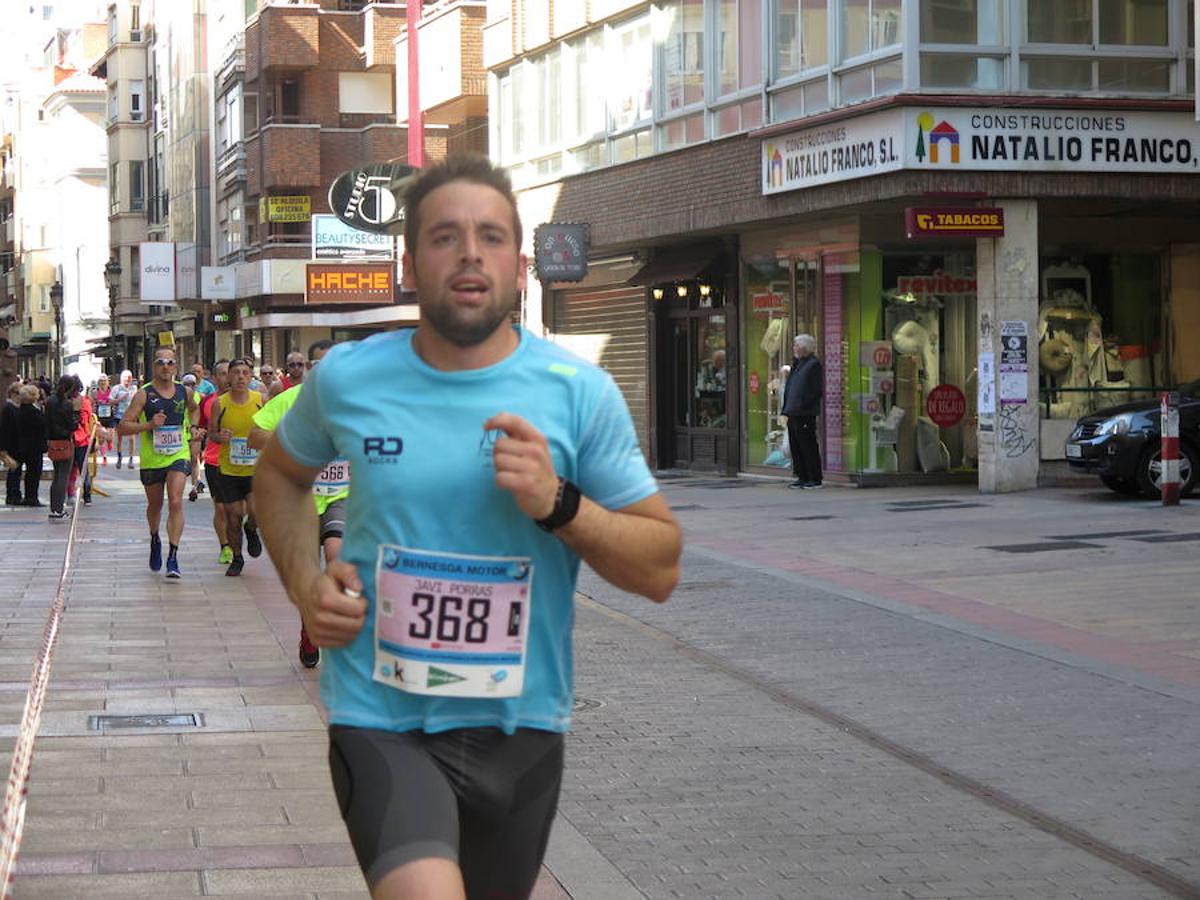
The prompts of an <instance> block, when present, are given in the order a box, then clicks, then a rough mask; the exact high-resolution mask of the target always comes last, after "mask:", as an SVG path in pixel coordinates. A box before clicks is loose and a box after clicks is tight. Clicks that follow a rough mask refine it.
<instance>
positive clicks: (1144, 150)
mask: <svg viewBox="0 0 1200 900" xmlns="http://www.w3.org/2000/svg"><path fill="white" fill-rule="evenodd" d="M905 128H906V140H905V150H906V159H905V168H910V169H946V170H952V169H970V170H975V171H978V170H991V171H1040V172H1045V171H1061V170H1067V169H1070V170H1076V169H1084V170H1086V171H1089V172H1149V173H1159V174H1166V173H1172V172H1174V173H1197V172H1200V132H1198V131H1197V129H1196V123H1195V121H1194V120H1193V119H1192V117H1191V116H1189V115H1188V114H1187V113H1172V112H1145V111H1121V112H1112V111H1105V110H1100V111H1092V110H1077V109H1076V110H1072V109H1031V110H1024V109H1022V110H1010V109H1003V108H985V107H964V108H956V109H913V110H909V111H908V115H907V116H906V122H905Z"/></svg>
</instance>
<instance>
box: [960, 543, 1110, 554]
mask: <svg viewBox="0 0 1200 900" xmlns="http://www.w3.org/2000/svg"><path fill="white" fill-rule="evenodd" d="M981 549H983V550H999V551H1000V552H1001V553H1050V552H1052V551H1055V550H1084V549H1087V550H1099V549H1101V546H1100V544H1089V543H1087V542H1086V541H1054V542H1052V543H1045V544H1002V545H1000V546H997V547H983V548H981Z"/></svg>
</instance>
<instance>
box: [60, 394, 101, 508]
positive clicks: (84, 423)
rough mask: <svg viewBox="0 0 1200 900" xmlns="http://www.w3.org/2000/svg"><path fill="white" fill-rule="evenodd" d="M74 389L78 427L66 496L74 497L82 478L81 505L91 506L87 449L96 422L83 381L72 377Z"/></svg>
mask: <svg viewBox="0 0 1200 900" xmlns="http://www.w3.org/2000/svg"><path fill="white" fill-rule="evenodd" d="M74 378H75V384H76V388H77V389H78V391H79V396H80V405H79V425H78V426H76V428H75V434H74V441H75V459H74V462H73V464H72V466H71V477H70V479H69V480H68V482H67V496H68V497H74V496H75V486H76V484H77V482H78V481H79V478H80V476H82V477H83V503H84V505H85V506H91V505H92V473H91V470H90V469H89V468H88V448H89V447H90V446H91V443H92V430H93V429H92V426H93V425H94V424H95V422H96V416H95V412H94V407H93V406H92V398H91V397H89V396H88V395H87V394H85V393H84V391H83V381H81V380H80V378H79V376H78V375H76V376H74Z"/></svg>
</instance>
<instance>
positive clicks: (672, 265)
mask: <svg viewBox="0 0 1200 900" xmlns="http://www.w3.org/2000/svg"><path fill="white" fill-rule="evenodd" d="M722 254H723V248H722V247H721V245H720V244H713V243H704V244H688V245H686V246H682V247H665V248H663V249H662V250H659V251H658V252H657V253H655V254H654V258H653V259H652V260H650V262H648V263H646V264H645V265H644V266H642V267H641V268H640V269H638V271H637V273H636V274H635V275H634V276H633V277H632V278H630V279H629V281H628V282H626V283H627V284H637V285H643V286H648V285H652V284H663V283H664V282H668V281H691V280H692V279H693V278H699V277H700V275H701V274H703V273H704V271H705V270H706V269H708V268H709V267H710V266H712V265H713V264H714V263H716V262H718V261H719V260H720V258H721V256H722Z"/></svg>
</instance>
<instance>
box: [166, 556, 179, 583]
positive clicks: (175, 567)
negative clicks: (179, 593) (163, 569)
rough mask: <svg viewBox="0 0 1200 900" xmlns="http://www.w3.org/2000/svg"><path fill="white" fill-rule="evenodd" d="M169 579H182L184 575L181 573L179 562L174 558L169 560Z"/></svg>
mask: <svg viewBox="0 0 1200 900" xmlns="http://www.w3.org/2000/svg"><path fill="white" fill-rule="evenodd" d="M167 577H168V578H182V577H183V573H182V572H180V571H179V560H177V559H176V558H175V557H173V556H172V557H170V558H169V559H168V560H167Z"/></svg>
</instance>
